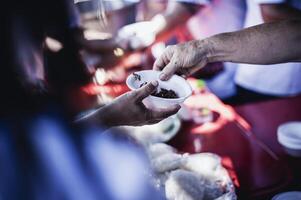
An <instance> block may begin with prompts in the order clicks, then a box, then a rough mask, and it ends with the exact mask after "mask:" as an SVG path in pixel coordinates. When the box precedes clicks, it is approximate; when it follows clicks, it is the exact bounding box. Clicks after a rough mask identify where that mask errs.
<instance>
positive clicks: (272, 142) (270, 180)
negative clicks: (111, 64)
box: [86, 84, 301, 200]
mask: <svg viewBox="0 0 301 200" xmlns="http://www.w3.org/2000/svg"><path fill="white" fill-rule="evenodd" d="M86 89H88V91H90V93H99V92H108V93H110V95H112V96H117V95H119V94H121V93H123V92H125V91H126V90H127V87H126V86H125V85H124V84H115V85H114V84H110V85H106V86H104V87H98V88H97V87H96V88H95V87H94V88H93V87H90V88H89V87H88V88H86ZM115 93H116V94H115ZM300 100H301V97H296V98H289V99H284V100H277V101H272V102H267V103H257V104H252V105H246V106H241V107H237V108H235V109H234V108H232V107H230V106H227V105H224V104H223V103H222V102H221V101H220V100H219V99H218V98H217V97H216V96H214V95H213V94H211V93H202V94H200V93H199V94H194V95H193V96H192V97H190V98H189V99H188V100H187V101H186V104H187V105H188V106H189V107H191V108H200V107H207V108H209V109H211V110H213V111H214V113H215V119H214V121H213V122H211V123H206V124H195V123H193V122H192V121H186V122H183V124H182V128H181V130H180V132H179V133H178V134H177V135H176V136H175V137H174V138H173V139H172V140H171V141H170V144H171V145H173V146H174V147H176V148H177V149H178V150H179V151H182V152H190V153H194V152H213V153H216V154H218V155H220V156H221V157H222V158H223V159H222V160H223V165H224V166H225V167H226V168H227V170H228V172H229V174H230V175H231V177H232V179H233V181H234V183H235V185H236V187H237V193H238V195H239V199H243V200H246V199H266V198H270V197H271V196H272V195H274V194H276V193H278V192H280V191H284V190H287V188H288V187H289V186H290V185H291V184H292V183H293V181H294V179H293V177H294V176H295V177H296V170H297V168H296V167H295V168H294V167H292V166H294V165H295V166H298V165H296V163H300V162H299V161H298V160H297V161H296V160H295V159H293V160H291V159H290V158H288V157H287V156H284V155H285V154H284V153H283V151H282V149H281V147H280V146H279V144H278V143H277V141H276V132H275V131H276V128H277V126H278V125H279V124H280V123H282V122H285V121H289V120H296V119H301V104H299V102H300ZM299 166H300V165H299Z"/></svg>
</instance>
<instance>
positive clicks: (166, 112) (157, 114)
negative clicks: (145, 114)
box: [150, 104, 181, 120]
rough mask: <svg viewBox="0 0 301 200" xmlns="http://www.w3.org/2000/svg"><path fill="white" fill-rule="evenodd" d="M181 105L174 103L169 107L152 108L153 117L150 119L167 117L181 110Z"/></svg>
mask: <svg viewBox="0 0 301 200" xmlns="http://www.w3.org/2000/svg"><path fill="white" fill-rule="evenodd" d="M180 108H181V106H180V105H178V104H177V105H174V106H171V107H169V108H164V109H163V108H162V109H158V110H151V111H150V112H151V119H150V120H157V119H165V118H167V117H169V116H171V115H174V114H176V113H177V112H178V111H179V110H180Z"/></svg>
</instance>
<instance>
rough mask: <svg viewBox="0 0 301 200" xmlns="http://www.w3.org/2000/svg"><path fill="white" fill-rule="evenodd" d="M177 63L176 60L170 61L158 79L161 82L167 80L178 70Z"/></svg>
mask: <svg viewBox="0 0 301 200" xmlns="http://www.w3.org/2000/svg"><path fill="white" fill-rule="evenodd" d="M178 66H179V65H178V61H176V58H173V59H171V61H170V62H169V63H168V64H167V65H166V67H165V68H164V69H163V70H162V73H161V75H160V79H161V80H162V81H167V80H169V79H170V78H171V77H172V75H174V74H175V73H176V71H177V70H178Z"/></svg>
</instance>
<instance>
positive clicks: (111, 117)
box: [78, 81, 181, 127]
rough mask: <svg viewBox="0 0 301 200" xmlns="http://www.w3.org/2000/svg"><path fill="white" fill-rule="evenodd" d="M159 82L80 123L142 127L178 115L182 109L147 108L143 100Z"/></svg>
mask: <svg viewBox="0 0 301 200" xmlns="http://www.w3.org/2000/svg"><path fill="white" fill-rule="evenodd" d="M157 86H158V82H157V81H154V82H151V83H149V84H147V85H145V86H143V87H141V88H139V89H137V90H134V91H131V92H127V93H125V94H123V95H121V96H120V97H118V98H117V99H115V100H114V101H113V102H112V103H110V104H108V105H106V106H104V107H102V108H100V109H99V110H97V111H94V112H93V113H91V114H88V115H86V116H84V117H83V118H81V119H80V120H78V121H80V122H85V121H86V122H91V121H93V123H96V124H100V123H101V124H103V125H106V126H109V127H110V126H122V125H130V126H140V125H146V124H155V123H158V122H160V121H161V120H163V119H165V118H167V117H169V116H171V115H174V114H176V113H177V112H178V111H179V109H180V108H181V107H180V105H174V106H171V107H170V108H166V109H157V110H150V109H148V108H146V107H145V105H144V104H143V103H142V100H143V99H145V98H146V97H148V96H149V95H151V94H152V93H153V92H154V91H155V90H156V88H157Z"/></svg>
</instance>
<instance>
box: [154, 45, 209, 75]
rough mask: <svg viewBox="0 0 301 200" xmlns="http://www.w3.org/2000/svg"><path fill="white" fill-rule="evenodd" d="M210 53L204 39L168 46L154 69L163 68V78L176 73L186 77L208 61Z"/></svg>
mask: <svg viewBox="0 0 301 200" xmlns="http://www.w3.org/2000/svg"><path fill="white" fill-rule="evenodd" d="M208 53H209V51H208V49H207V48H206V45H205V42H204V41H203V40H202V41H199V40H193V41H190V42H187V43H182V44H178V45H172V46H168V47H167V48H166V49H165V51H164V52H163V54H162V55H161V56H160V57H159V58H158V59H157V60H156V61H155V63H154V66H153V69H154V70H162V74H161V75H160V79H161V80H168V79H170V78H171V76H172V75H173V74H175V73H177V74H179V75H182V76H185V77H186V76H188V75H191V74H193V73H194V72H196V71H198V70H199V69H201V68H202V67H204V66H205V65H206V64H207V63H208Z"/></svg>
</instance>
